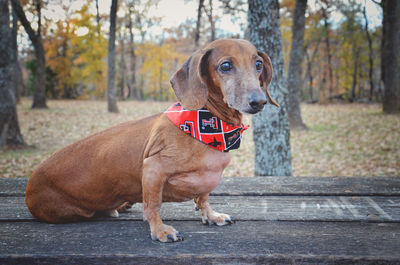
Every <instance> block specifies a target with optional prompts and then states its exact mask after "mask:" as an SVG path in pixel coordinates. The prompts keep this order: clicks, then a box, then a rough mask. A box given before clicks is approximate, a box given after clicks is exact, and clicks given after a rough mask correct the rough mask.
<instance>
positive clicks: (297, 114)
mask: <svg viewBox="0 0 400 265" xmlns="http://www.w3.org/2000/svg"><path fill="white" fill-rule="evenodd" d="M306 8H307V0H297V1H296V8H295V11H294V16H293V27H292V32H293V36H292V48H291V50H290V61H289V70H288V91H289V120H290V127H292V128H300V129H306V128H307V126H306V125H305V124H304V122H303V119H302V118H301V111H300V100H301V95H300V94H301V84H302V80H301V79H302V75H301V61H302V60H303V52H304V48H303V42H304V26H305V20H306V18H305V13H306Z"/></svg>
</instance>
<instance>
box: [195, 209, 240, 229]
mask: <svg viewBox="0 0 400 265" xmlns="http://www.w3.org/2000/svg"><path fill="white" fill-rule="evenodd" d="M201 222H202V223H203V224H205V225H211V224H216V225H218V226H223V225H230V224H233V223H235V222H236V219H235V218H234V217H232V216H230V215H227V214H224V213H218V212H214V211H211V212H208V213H207V214H202V216H201Z"/></svg>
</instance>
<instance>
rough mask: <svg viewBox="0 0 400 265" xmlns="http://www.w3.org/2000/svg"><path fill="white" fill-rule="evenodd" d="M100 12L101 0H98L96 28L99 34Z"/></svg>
mask: <svg viewBox="0 0 400 265" xmlns="http://www.w3.org/2000/svg"><path fill="white" fill-rule="evenodd" d="M100 27H101V26H100V12H99V0H96V30H97V34H99V35H100Z"/></svg>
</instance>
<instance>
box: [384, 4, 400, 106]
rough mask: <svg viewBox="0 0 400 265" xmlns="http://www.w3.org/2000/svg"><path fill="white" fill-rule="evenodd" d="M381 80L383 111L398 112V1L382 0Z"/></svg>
mask: <svg viewBox="0 0 400 265" xmlns="http://www.w3.org/2000/svg"><path fill="white" fill-rule="evenodd" d="M381 6H382V9H383V21H382V26H383V34H382V47H381V57H382V59H381V60H382V62H381V68H382V80H383V83H384V85H385V90H384V96H383V101H382V104H383V112H385V113H400V2H399V1H398V0H382V1H381Z"/></svg>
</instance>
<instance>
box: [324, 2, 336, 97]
mask: <svg viewBox="0 0 400 265" xmlns="http://www.w3.org/2000/svg"><path fill="white" fill-rule="evenodd" d="M321 3H323V5H322V6H321V11H322V17H323V20H324V35H325V48H326V55H327V58H328V60H327V68H328V77H329V100H330V101H331V100H332V96H333V74H332V53H331V41H330V23H329V15H330V12H331V5H332V4H331V0H321ZM325 73H326V72H325ZM326 79H327V78H326V76H325V74H324V77H323V81H322V83H323V85H325V84H326V82H327V81H326Z"/></svg>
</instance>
